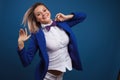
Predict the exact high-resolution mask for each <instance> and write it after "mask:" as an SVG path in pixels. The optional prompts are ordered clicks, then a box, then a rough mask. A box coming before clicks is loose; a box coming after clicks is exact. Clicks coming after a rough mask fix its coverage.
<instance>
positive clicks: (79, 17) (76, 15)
mask: <svg viewBox="0 0 120 80" xmlns="http://www.w3.org/2000/svg"><path fill="white" fill-rule="evenodd" d="M71 14H73V15H74V16H73V18H72V19H70V20H67V21H66V23H67V24H68V25H69V26H70V27H73V26H74V25H76V24H78V23H80V22H83V21H84V20H85V18H86V14H85V13H80V12H73V13H71Z"/></svg>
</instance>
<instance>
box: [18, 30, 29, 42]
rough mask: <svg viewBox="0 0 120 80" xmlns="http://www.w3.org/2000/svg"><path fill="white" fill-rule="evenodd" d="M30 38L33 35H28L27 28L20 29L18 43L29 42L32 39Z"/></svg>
mask: <svg viewBox="0 0 120 80" xmlns="http://www.w3.org/2000/svg"><path fill="white" fill-rule="evenodd" d="M30 36H31V35H28V33H27V29H26V28H25V30H23V29H20V31H19V38H18V42H19V41H23V42H24V41H26V40H28V39H29V38H30Z"/></svg>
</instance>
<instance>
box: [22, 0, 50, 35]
mask: <svg viewBox="0 0 120 80" xmlns="http://www.w3.org/2000/svg"><path fill="white" fill-rule="evenodd" d="M39 5H43V6H45V5H44V4H43V3H39V2H37V3H35V4H34V5H33V6H31V7H30V8H29V9H28V10H27V11H26V12H25V14H24V17H23V21H22V24H24V26H26V24H27V25H28V29H29V31H30V32H31V33H35V32H37V31H38V29H39V27H40V22H37V20H36V17H35V15H34V9H35V8H36V7H37V6H39ZM45 7H46V6H45ZM46 8H47V7H46ZM47 9H48V8H47Z"/></svg>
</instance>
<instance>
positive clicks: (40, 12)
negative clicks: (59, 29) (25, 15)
mask: <svg viewBox="0 0 120 80" xmlns="http://www.w3.org/2000/svg"><path fill="white" fill-rule="evenodd" d="M34 15H35V17H36V19H37V21H38V22H40V23H42V24H48V23H50V21H51V13H50V11H49V10H48V9H47V8H46V7H45V6H44V5H39V6H37V7H36V8H35V9H34Z"/></svg>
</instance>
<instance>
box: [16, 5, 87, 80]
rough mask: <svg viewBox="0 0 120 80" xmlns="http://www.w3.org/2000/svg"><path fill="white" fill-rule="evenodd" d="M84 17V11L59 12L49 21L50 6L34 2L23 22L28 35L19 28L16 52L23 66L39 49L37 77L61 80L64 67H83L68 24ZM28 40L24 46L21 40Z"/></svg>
mask: <svg viewBox="0 0 120 80" xmlns="http://www.w3.org/2000/svg"><path fill="white" fill-rule="evenodd" d="M85 18H86V15H85V14H83V13H71V14H69V15H64V14H62V13H58V14H57V15H56V18H55V20H52V19H51V13H50V11H49V9H48V8H47V7H46V6H45V5H44V4H43V3H35V4H34V5H33V6H32V7H30V8H29V9H28V10H27V11H26V13H25V15H24V18H23V24H24V25H26V23H27V24H28V29H29V31H30V33H31V35H28V34H27V30H23V29H20V31H19V37H18V53H19V56H20V59H21V61H22V63H23V65H24V66H28V65H29V64H30V63H31V61H32V59H33V57H34V55H35V53H36V52H37V50H39V56H40V64H39V65H38V66H37V69H36V74H35V75H36V80H62V78H63V73H64V72H66V69H68V70H69V71H71V70H72V68H74V69H76V70H82V66H81V61H80V58H79V53H78V49H77V45H76V41H75V36H74V34H73V32H72V31H71V29H70V27H72V26H74V25H76V24H78V23H80V22H82V21H83V20H84V19H85ZM49 25H50V26H49ZM28 39H29V41H30V42H29V46H27V47H28V48H27V49H25V46H24V42H25V41H26V40H28Z"/></svg>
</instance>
